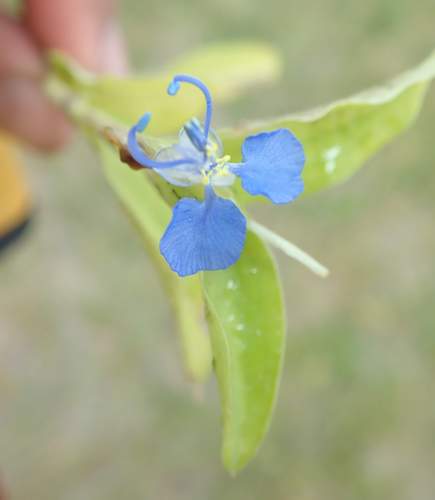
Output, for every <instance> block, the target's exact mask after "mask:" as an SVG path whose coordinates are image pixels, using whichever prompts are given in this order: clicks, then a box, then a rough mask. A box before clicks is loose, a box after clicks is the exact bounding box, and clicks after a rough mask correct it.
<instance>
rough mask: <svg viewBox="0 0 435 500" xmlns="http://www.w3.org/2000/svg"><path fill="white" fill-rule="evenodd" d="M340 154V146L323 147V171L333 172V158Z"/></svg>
mask: <svg viewBox="0 0 435 500" xmlns="http://www.w3.org/2000/svg"><path fill="white" fill-rule="evenodd" d="M340 155H341V146H333V147H332V148H329V149H325V151H324V152H323V154H322V158H323V159H324V160H325V173H326V174H329V175H331V174H333V173H334V171H335V169H336V167H337V164H336V162H335V160H336V159H337V158H338V157H339V156H340Z"/></svg>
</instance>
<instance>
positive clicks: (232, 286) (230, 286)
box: [227, 280, 237, 290]
mask: <svg viewBox="0 0 435 500" xmlns="http://www.w3.org/2000/svg"><path fill="white" fill-rule="evenodd" d="M227 290H237V285H236V283H235V282H234V280H228V282H227Z"/></svg>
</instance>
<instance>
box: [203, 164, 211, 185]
mask: <svg viewBox="0 0 435 500" xmlns="http://www.w3.org/2000/svg"><path fill="white" fill-rule="evenodd" d="M201 174H202V175H203V177H204V179H202V183H203V184H204V186H205V185H206V184H208V183H209V182H210V176H211V174H212V170H209V171H208V172H206V171H205V168H203V169H202V170H201Z"/></svg>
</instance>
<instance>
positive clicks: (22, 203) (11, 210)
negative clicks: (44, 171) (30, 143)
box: [0, 131, 31, 238]
mask: <svg viewBox="0 0 435 500" xmlns="http://www.w3.org/2000/svg"><path fill="white" fill-rule="evenodd" d="M30 210H31V202H30V191H29V188H28V186H27V183H26V181H25V178H24V176H23V173H22V171H21V165H20V161H19V158H18V154H17V151H16V148H15V145H14V142H13V140H12V139H11V138H10V137H9V136H7V135H6V134H4V133H3V132H1V131H0V238H1V237H2V236H3V235H5V234H7V233H8V232H9V231H11V230H13V229H14V228H15V227H17V226H19V225H20V223H21V222H24V220H25V219H26V218H27V216H28V215H29V213H30Z"/></svg>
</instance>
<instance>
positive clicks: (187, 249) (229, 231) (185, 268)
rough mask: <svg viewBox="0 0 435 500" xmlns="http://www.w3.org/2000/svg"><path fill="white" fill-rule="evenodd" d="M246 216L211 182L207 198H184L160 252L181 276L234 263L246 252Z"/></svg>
mask: <svg viewBox="0 0 435 500" xmlns="http://www.w3.org/2000/svg"><path fill="white" fill-rule="evenodd" d="M245 237H246V219H245V217H244V215H243V214H242V212H240V210H239V209H238V208H237V206H236V205H235V204H234V203H233V202H232V201H230V200H226V199H224V198H218V197H217V196H216V195H215V194H214V191H213V187H212V186H211V184H208V185H206V186H205V199H204V202H202V203H201V202H200V201H198V200H196V199H193V198H182V199H181V200H180V201H179V202H178V203H177V204H176V205H175V207H174V209H173V215H172V220H171V222H170V224H169V226H168V227H167V229H166V231H165V234H164V235H163V237H162V239H161V241H160V252H161V253H162V255H163V256H164V257H165V259H166V260H167V261H168V263H169V265H170V266H171V269H172V270H173V271H175V272H177V273H178V274H179V275H180V276H188V275H190V274H195V273H197V272H198V271H205V270H207V271H216V270H218V269H226V268H227V267H230V266H231V265H233V264H234V263H235V262H236V261H237V259H238V258H239V257H240V254H241V253H242V250H243V246H244V244H245Z"/></svg>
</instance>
